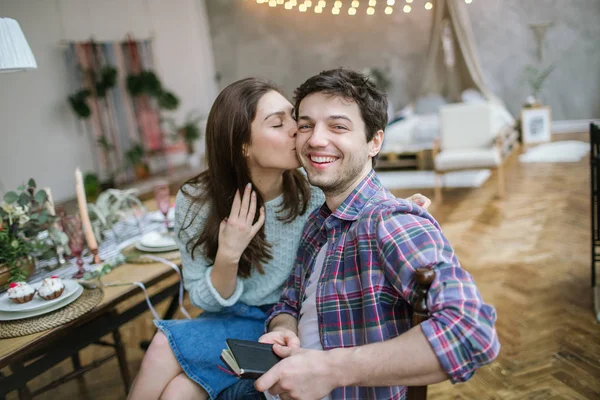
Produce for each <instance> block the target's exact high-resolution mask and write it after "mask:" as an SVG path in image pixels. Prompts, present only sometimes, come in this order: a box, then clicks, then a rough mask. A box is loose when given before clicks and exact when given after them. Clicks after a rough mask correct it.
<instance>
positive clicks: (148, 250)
mask: <svg viewBox="0 0 600 400" xmlns="http://www.w3.org/2000/svg"><path fill="white" fill-rule="evenodd" d="M135 248H136V249H138V250H139V251H143V252H146V253H165V252H167V251H175V250H179V246H177V245H176V244H175V245H173V246H165V247H146V246H144V245H143V244H141V243H140V242H137V243H136V244H135Z"/></svg>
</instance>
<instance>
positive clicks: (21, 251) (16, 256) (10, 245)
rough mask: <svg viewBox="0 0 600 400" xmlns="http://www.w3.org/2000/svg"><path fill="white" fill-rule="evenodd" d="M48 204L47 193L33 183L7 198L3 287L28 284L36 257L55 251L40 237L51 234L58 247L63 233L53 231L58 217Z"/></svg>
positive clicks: (1, 229) (0, 228)
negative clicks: (43, 233) (19, 282)
mask: <svg viewBox="0 0 600 400" xmlns="http://www.w3.org/2000/svg"><path fill="white" fill-rule="evenodd" d="M47 204H48V197H47V193H46V191H44V190H37V186H36V183H35V181H34V180H33V179H30V180H29V182H28V183H27V185H22V186H20V187H19V188H17V190H16V191H9V192H7V193H6V194H5V195H4V199H3V201H2V204H1V207H0V266H3V267H1V268H0V285H3V284H6V281H11V282H16V281H20V280H24V279H25V278H26V277H27V276H28V275H29V274H30V273H31V271H32V270H33V267H34V264H33V259H32V256H35V255H40V256H41V255H43V254H44V253H46V252H48V251H51V249H52V245H51V244H49V243H48V241H47V239H40V238H39V236H40V233H42V232H43V231H48V234H49V235H50V238H51V239H52V241H53V242H55V243H57V242H58V241H60V240H61V238H60V237H59V236H60V233H59V232H57V231H55V230H51V229H50V228H51V227H52V225H53V223H54V220H55V219H56V217H55V216H54V215H52V214H51V213H50V211H49V210H48V207H47ZM7 271H8V272H9V274H8V275H7V273H6V272H7Z"/></svg>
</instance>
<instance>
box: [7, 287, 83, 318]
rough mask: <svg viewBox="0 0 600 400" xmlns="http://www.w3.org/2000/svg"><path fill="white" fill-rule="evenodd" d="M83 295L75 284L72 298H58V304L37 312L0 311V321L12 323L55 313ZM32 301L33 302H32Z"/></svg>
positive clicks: (81, 289) (81, 288)
mask: <svg viewBox="0 0 600 400" xmlns="http://www.w3.org/2000/svg"><path fill="white" fill-rule="evenodd" d="M81 293H83V286H81V285H79V284H77V290H76V291H75V293H73V295H72V296H69V297H67V298H63V296H60V297H59V298H58V299H57V300H59V299H61V300H60V301H59V302H56V303H53V304H52V305H51V306H50V307H46V308H42V309H39V310H30V311H21V312H4V311H0V321H14V320H17V319H24V318H31V317H37V316H38V315H42V314H47V313H49V312H52V311H56V310H58V309H59V308H63V307H64V306H67V305H69V304H71V303H72V302H74V301H75V300H77V299H78V298H79V296H81ZM32 301H33V300H32Z"/></svg>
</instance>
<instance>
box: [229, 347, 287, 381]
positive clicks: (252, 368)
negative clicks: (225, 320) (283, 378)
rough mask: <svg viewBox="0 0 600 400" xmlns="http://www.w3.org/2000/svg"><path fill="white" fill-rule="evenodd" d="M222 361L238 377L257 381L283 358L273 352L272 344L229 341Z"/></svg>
mask: <svg viewBox="0 0 600 400" xmlns="http://www.w3.org/2000/svg"><path fill="white" fill-rule="evenodd" d="M221 360H223V362H224V363H225V365H227V366H228V367H229V369H230V370H231V371H233V373H234V374H235V375H237V376H238V377H240V378H242V379H256V378H258V377H260V376H261V375H262V374H264V373H265V372H267V371H268V370H269V369H271V367H272V366H273V365H275V364H277V363H278V362H279V361H280V360H281V358H280V357H279V356H278V355H277V354H275V353H274V352H273V345H272V344H266V343H259V342H251V341H248V340H238V339H227V348H226V349H224V350H223V351H222V352H221Z"/></svg>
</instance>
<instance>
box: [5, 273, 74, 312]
mask: <svg viewBox="0 0 600 400" xmlns="http://www.w3.org/2000/svg"><path fill="white" fill-rule="evenodd" d="M63 283H64V284H65V290H64V291H63V293H62V294H61V295H60V297H58V298H56V299H53V300H44V299H42V298H41V297H40V295H39V294H38V293H36V294H35V295H34V296H33V299H32V300H31V301H28V302H27V303H23V304H17V303H15V302H13V301H12V300H11V299H9V298H8V292H6V293H4V294H3V295H2V296H0V311H5V312H21V311H33V310H41V309H43V308H46V307H49V306H51V305H52V304H54V303H58V302H59V301H61V300H63V299H66V298H67V297H69V296H71V295H72V294H73V293H75V292H76V291H77V289H78V288H79V287H80V286H81V285H80V284H79V283H77V282H75V281H74V280H71V279H63ZM41 285H42V282H37V283H33V284H32V285H31V287H33V288H34V289H35V290H38V289H39V288H40V286H41Z"/></svg>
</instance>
